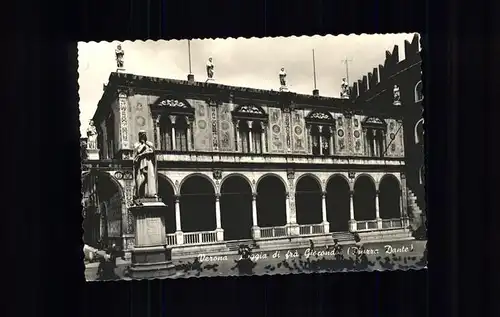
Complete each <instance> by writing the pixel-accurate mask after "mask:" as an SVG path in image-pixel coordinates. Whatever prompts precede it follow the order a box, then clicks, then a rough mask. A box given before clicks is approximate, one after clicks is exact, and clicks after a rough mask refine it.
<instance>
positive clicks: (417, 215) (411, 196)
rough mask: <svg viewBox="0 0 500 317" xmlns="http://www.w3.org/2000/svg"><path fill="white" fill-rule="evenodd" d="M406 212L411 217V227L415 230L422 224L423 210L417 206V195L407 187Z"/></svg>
mask: <svg viewBox="0 0 500 317" xmlns="http://www.w3.org/2000/svg"><path fill="white" fill-rule="evenodd" d="M408 214H409V216H410V219H411V224H410V225H411V227H412V229H413V230H414V231H415V230H417V229H418V228H420V227H421V226H422V225H424V223H423V222H424V221H423V216H424V214H423V212H422V209H420V207H419V206H418V203H417V196H416V195H415V193H413V191H412V190H411V189H408Z"/></svg>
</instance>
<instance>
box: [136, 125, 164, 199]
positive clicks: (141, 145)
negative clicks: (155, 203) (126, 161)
mask: <svg viewBox="0 0 500 317" xmlns="http://www.w3.org/2000/svg"><path fill="white" fill-rule="evenodd" d="M133 164H134V165H133V168H134V181H135V187H134V199H138V198H156V197H157V194H158V192H157V190H156V187H157V186H156V185H157V182H156V158H155V149H154V146H153V143H152V142H150V141H148V139H147V136H146V132H145V131H140V132H139V142H138V143H136V144H135V145H134V161H133Z"/></svg>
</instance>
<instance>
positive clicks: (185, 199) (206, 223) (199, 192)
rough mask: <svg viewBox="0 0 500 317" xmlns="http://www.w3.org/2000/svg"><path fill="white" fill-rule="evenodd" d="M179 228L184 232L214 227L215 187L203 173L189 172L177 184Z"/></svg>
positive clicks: (206, 229) (207, 229) (208, 229)
mask: <svg viewBox="0 0 500 317" xmlns="http://www.w3.org/2000/svg"><path fill="white" fill-rule="evenodd" d="M179 187H180V189H179V192H180V198H179V203H180V213H181V228H182V231H184V232H198V231H212V230H215V229H216V211H215V194H216V192H215V187H214V184H213V182H212V180H211V179H210V178H209V177H207V176H206V175H204V174H198V173H197V174H191V175H189V176H187V177H186V178H185V179H183V181H182V184H181V185H180V186H179Z"/></svg>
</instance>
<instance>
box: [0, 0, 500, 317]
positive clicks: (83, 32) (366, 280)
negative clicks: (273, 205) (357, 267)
mask: <svg viewBox="0 0 500 317" xmlns="http://www.w3.org/2000/svg"><path fill="white" fill-rule="evenodd" d="M485 3H486V2H485ZM460 4H461V3H460V2H459V1H456V2H455V1H448V2H445V1H440V2H436V3H433V6H430V4H429V1H414V2H410V1H399V3H398V4H396V3H395V2H393V1H358V2H356V1H342V2H338V1H326V0H325V1H317V0H308V1H293V0H289V1H270V0H268V1H261V0H252V1H248V0H239V1H236V0H233V1H188V0H183V1H163V2H154V1H147V0H143V1H130V0H129V2H126V1H104V0H102V1H80V2H77V1H74V2H72V1H65V2H62V1H61V2H60V3H58V2H36V3H29V2H20V1H18V2H16V3H14V7H15V9H17V10H16V12H15V13H7V12H5V13H4V15H3V19H2V24H4V26H5V27H4V30H7V32H5V35H4V37H3V38H4V39H6V41H5V43H7V44H6V45H5V46H3V45H2V52H3V53H2V54H5V53H6V54H7V55H8V56H7V57H4V58H3V61H2V63H3V64H4V65H3V69H4V71H3V72H1V73H2V77H3V79H2V82H1V83H2V86H3V87H2V88H3V89H6V93H4V94H3V96H4V98H5V97H7V98H5V99H3V105H2V107H4V109H6V110H4V116H3V123H4V124H3V127H4V128H5V127H7V126H11V127H9V128H8V129H7V133H4V136H6V138H5V139H6V140H5V141H4V151H3V152H2V154H3V155H2V156H3V158H7V163H4V164H5V165H4V169H3V172H4V178H3V180H4V186H3V187H2V188H3V189H4V191H3V194H4V195H6V198H5V199H3V205H2V208H1V211H2V213H4V215H5V216H4V221H3V222H2V224H3V226H2V228H4V230H3V233H4V234H5V235H3V236H6V237H7V239H6V240H4V243H3V245H4V248H3V250H2V253H4V255H3V256H2V262H3V264H2V267H3V269H2V273H3V274H2V286H3V288H5V291H4V294H5V295H4V296H3V299H4V300H7V301H8V302H9V304H10V305H9V306H8V307H9V308H8V310H7V314H8V315H10V314H12V315H15V316H31V315H40V316H42V315H43V316H45V315H47V316H59V315H60V316H101V315H103V316H104V315H106V316H134V317H135V316H194V315H196V314H200V315H201V314H203V315H207V316H216V315H217V316H225V315H228V316H247V315H248V316H250V315H253V316H281V315H283V316H285V315H288V316H409V317H412V316H426V315H435V316H459V315H464V316H500V313H498V306H494V304H495V303H494V302H493V295H492V290H493V288H494V287H498V284H496V283H495V281H498V273H496V269H498V267H499V266H498V264H497V265H494V261H493V260H494V259H496V258H498V252H500V249H499V247H498V245H499V244H498V243H497V242H500V241H499V240H498V234H497V233H495V232H494V230H493V229H494V228H496V227H497V225H496V224H497V223H499V222H498V213H499V211H498V210H499V209H498V207H495V206H494V204H493V197H495V195H494V190H495V188H496V187H494V186H493V185H494V184H493V179H494V175H496V172H497V170H496V168H495V167H494V166H493V163H494V162H495V163H496V162H498V161H497V160H494V159H493V158H492V154H494V152H496V144H497V143H498V142H497V140H496V138H495V136H496V135H498V131H496V130H494V129H493V128H492V127H493V126H494V125H495V123H496V121H495V120H497V119H496V118H497V117H496V116H495V113H494V112H497V108H498V107H499V105H498V104H497V105H495V104H494V100H498V99H495V96H494V95H495V94H497V91H498V86H497V84H496V83H497V82H498V76H497V75H496V73H495V72H494V70H495V69H497V70H498V69H500V68H499V67H498V63H497V64H496V65H495V62H496V61H495V60H494V56H496V55H494V54H493V52H494V51H495V50H497V51H498V43H499V41H498V39H497V40H496V42H495V41H494V39H495V38H498V35H497V33H495V32H494V31H492V25H491V23H492V22H493V17H494V12H495V10H494V9H493V7H492V5H494V1H491V3H489V4H488V3H486V4H482V3H481V2H479V1H476V2H475V3H474V5H473V6H463V5H460ZM487 5H490V6H491V7H487ZM415 31H417V32H420V33H423V34H424V44H423V46H424V56H423V60H424V61H423V67H424V81H426V82H430V85H428V87H430V91H425V92H424V94H425V96H426V99H425V104H426V129H427V130H426V135H428V136H429V137H430V138H429V141H428V142H427V151H428V152H429V154H428V155H429V156H428V157H429V159H428V164H429V165H428V176H427V180H428V182H429V185H428V192H429V193H428V206H429V212H430V215H429V221H430V225H429V239H430V242H429V249H430V255H429V267H430V269H429V270H428V271H425V270H421V271H411V272H378V273H355V274H332V275H320V274H310V275H288V276H273V277H269V276H264V277H251V278H248V277H247V278H200V279H189V280H176V281H173V280H166V281H140V282H110V283H104V282H96V283H87V284H85V282H84V276H83V270H84V267H83V263H82V256H83V255H82V252H81V249H82V248H81V243H82V242H81V235H82V231H81V229H80V228H81V220H82V219H81V214H80V210H81V209H80V208H81V207H80V195H79V191H80V173H79V169H78V165H79V164H80V161H79V159H80V158H79V142H78V138H79V128H78V108H77V101H78V100H77V98H78V95H77V84H76V79H77V77H76V76H77V73H76V69H77V59H76V56H77V50H76V41H77V40H78V41H90V40H93V41H100V40H126V39H128V40H135V39H142V40H145V39H153V40H154V39H159V38H162V39H185V38H206V37H212V38H215V37H229V36H231V37H239V36H243V37H250V36H257V37H262V36H288V35H315V34H350V33H358V34H360V33H397V32H415ZM495 45H496V46H495ZM497 55H498V54H497ZM367 71H368V70H367ZM7 109H8V110H7ZM14 113H15V114H14ZM7 176H8V177H9V178H7ZM495 219H497V220H496V221H495ZM5 229H6V230H5ZM5 247H7V248H5ZM6 249H8V250H9V251H5V250H6ZM493 274H495V275H493ZM12 295H16V300H11V298H13V296H12ZM493 310H496V311H495V312H493ZM9 313H10V314H9ZM2 315H4V314H3V313H2Z"/></svg>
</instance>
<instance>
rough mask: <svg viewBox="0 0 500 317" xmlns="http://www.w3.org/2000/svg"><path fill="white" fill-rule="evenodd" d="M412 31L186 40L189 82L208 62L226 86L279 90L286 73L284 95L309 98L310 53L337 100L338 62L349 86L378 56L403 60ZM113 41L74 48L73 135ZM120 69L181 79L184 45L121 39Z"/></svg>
mask: <svg viewBox="0 0 500 317" xmlns="http://www.w3.org/2000/svg"><path fill="white" fill-rule="evenodd" d="M412 38H413V33H400V34H387V35H378V34H377V35H359V36H358V35H349V36H345V35H340V36H331V35H330V36H312V37H307V36H301V37H287V38H285V37H279V38H251V39H244V38H238V39H233V38H231V39H215V40H210V39H209V40H191V65H192V70H191V71H192V73H193V74H194V76H195V80H196V81H205V80H206V70H205V65H206V62H207V60H208V58H209V57H212V58H213V63H214V73H215V74H214V79H215V81H216V82H217V83H220V84H224V85H228V86H240V87H249V88H259V89H268V90H278V89H279V86H280V84H279V77H278V73H279V71H280V69H281V67H284V68H285V70H286V72H287V86H288V89H289V90H290V91H291V92H295V93H302V94H312V90H313V89H314V76H313V58H312V57H313V53H312V51H313V49H314V56H315V65H316V67H315V68H316V84H317V89H319V92H320V95H321V96H326V97H339V94H340V84H341V82H342V78H345V77H346V67H345V63H343V62H342V60H344V59H346V58H347V59H348V60H350V62H349V63H348V64H349V81H350V82H351V83H352V82H354V81H356V80H358V79H361V77H362V76H363V75H366V74H367V73H368V72H371V71H372V69H373V68H374V67H376V66H378V65H379V64H383V63H384V60H385V52H386V51H387V50H389V51H391V52H392V48H393V47H394V45H398V46H399V58H400V60H403V59H404V58H405V54H404V41H405V40H408V41H411V40H412ZM118 44H119V43H118V42H79V43H78V74H79V78H78V84H79V87H80V89H79V97H80V102H79V108H80V123H81V126H80V132H81V134H82V136H84V135H85V134H86V132H85V131H86V129H87V127H88V123H89V121H90V119H91V118H92V117H93V115H94V113H95V110H96V108H97V104H98V102H99V100H100V99H101V96H102V93H103V90H102V87H103V84H106V83H107V81H108V78H109V74H110V73H111V72H114V71H116V61H115V53H114V52H115V48H116V46H117V45H118ZM121 44H122V49H123V50H124V52H125V56H124V59H123V60H124V62H125V65H124V66H125V72H126V73H131V74H136V75H143V76H153V77H161V78H171V79H181V80H186V78H187V74H188V73H189V54H188V41H187V40H172V41H151V40H149V41H124V42H122V43H121Z"/></svg>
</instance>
